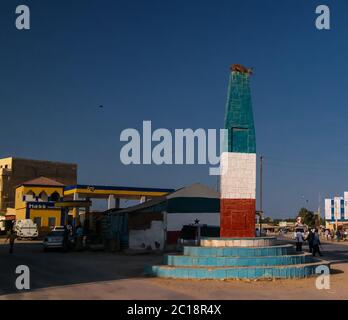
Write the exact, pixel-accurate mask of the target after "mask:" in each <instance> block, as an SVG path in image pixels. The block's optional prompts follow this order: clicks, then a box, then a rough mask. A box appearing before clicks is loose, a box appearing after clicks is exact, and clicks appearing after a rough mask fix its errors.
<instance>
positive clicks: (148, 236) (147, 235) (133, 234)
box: [129, 220, 164, 250]
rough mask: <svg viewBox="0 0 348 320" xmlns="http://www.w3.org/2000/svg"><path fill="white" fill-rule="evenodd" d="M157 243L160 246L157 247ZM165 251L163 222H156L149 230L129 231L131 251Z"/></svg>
mask: <svg viewBox="0 0 348 320" xmlns="http://www.w3.org/2000/svg"><path fill="white" fill-rule="evenodd" d="M156 242H157V244H158V245H159V246H156ZM149 246H150V247H151V248H152V249H163V247H164V225H163V221H159V220H154V221H152V222H151V226H150V228H149V229H144V230H129V248H130V249H138V250H141V249H146V248H147V247H149Z"/></svg>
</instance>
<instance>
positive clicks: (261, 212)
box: [259, 155, 263, 237]
mask: <svg viewBox="0 0 348 320" xmlns="http://www.w3.org/2000/svg"><path fill="white" fill-rule="evenodd" d="M262 166H263V156H262V155H261V156H260V217H259V219H260V220H259V224H260V237H261V230H262V215H263V211H262V186H263V181H262V170H263V168H262Z"/></svg>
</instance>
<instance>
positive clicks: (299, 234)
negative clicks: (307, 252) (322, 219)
mask: <svg viewBox="0 0 348 320" xmlns="http://www.w3.org/2000/svg"><path fill="white" fill-rule="evenodd" d="M303 240H304V239H303V234H302V232H301V231H300V230H297V232H296V251H298V252H301V251H302V243H303Z"/></svg>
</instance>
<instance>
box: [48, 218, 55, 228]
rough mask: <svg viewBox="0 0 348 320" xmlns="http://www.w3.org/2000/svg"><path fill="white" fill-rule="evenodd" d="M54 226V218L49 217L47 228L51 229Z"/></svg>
mask: <svg viewBox="0 0 348 320" xmlns="http://www.w3.org/2000/svg"><path fill="white" fill-rule="evenodd" d="M55 225H56V218H55V217H49V218H48V226H49V227H50V228H53V227H54V226H55Z"/></svg>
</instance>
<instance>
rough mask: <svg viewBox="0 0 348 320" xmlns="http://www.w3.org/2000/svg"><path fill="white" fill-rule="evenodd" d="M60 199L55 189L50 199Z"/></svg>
mask: <svg viewBox="0 0 348 320" xmlns="http://www.w3.org/2000/svg"><path fill="white" fill-rule="evenodd" d="M59 200H60V195H59V193H58V192H57V191H55V192H53V193H52V194H51V197H50V201H55V202H56V201H59Z"/></svg>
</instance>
